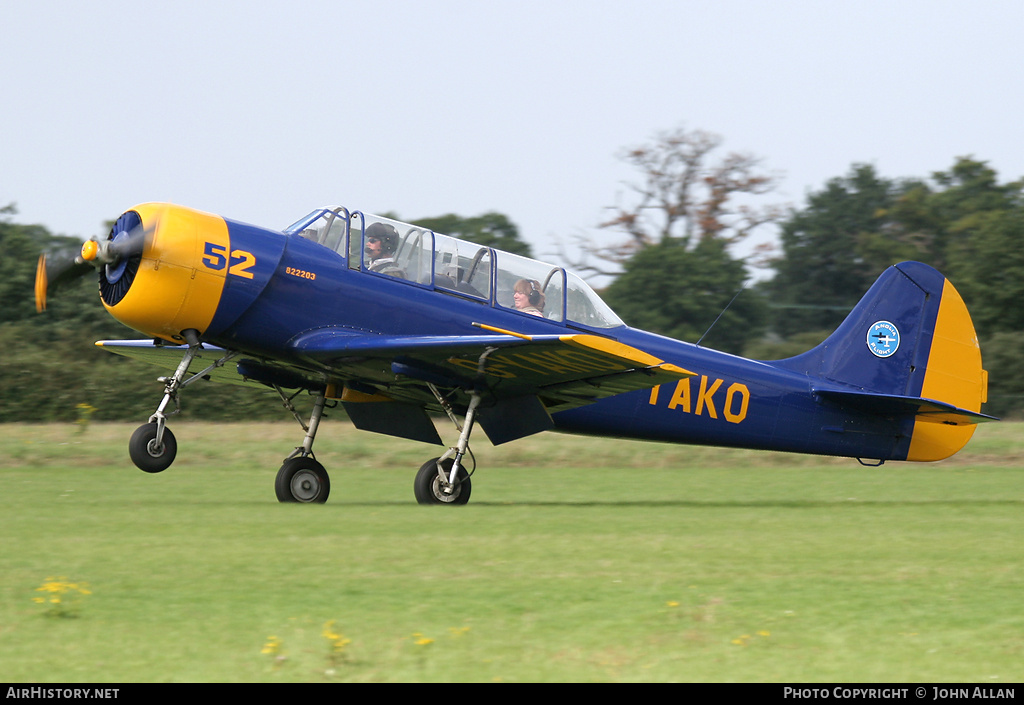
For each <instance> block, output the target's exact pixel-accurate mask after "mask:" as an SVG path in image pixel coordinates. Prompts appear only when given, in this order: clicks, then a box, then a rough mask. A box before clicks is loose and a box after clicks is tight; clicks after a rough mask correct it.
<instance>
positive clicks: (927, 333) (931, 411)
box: [772, 262, 992, 460]
mask: <svg viewBox="0 0 1024 705" xmlns="http://www.w3.org/2000/svg"><path fill="white" fill-rule="evenodd" d="M772 364H774V365H777V366H779V367H782V368H785V369H789V370H794V371H799V372H802V373H805V374H807V375H810V376H811V377H814V378H817V379H820V380H821V382H820V384H815V385H814V391H815V392H816V393H817V394H818V395H819V396H821V397H823V398H825V399H829V400H831V401H834V402H837V403H841V404H844V405H847V406H850V407H853V408H856V409H859V410H862V411H870V412H874V413H878V414H881V415H885V416H893V417H901V416H904V417H908V418H909V417H913V426H912V427H913V431H912V433H911V436H910V442H909V445H908V450H907V458H906V459H907V460H940V459H942V458H947V457H949V456H950V455H953V454H954V453H956V452H957V451H958V450H960V449H961V448H963V446H964V445H966V443H967V441H969V440H970V438H971V436H972V435H973V434H974V429H975V425H976V424H977V423H978V422H979V421H987V420H991V419H992V417H991V416H986V415H984V414H981V413H979V411H980V409H981V405H982V403H983V402H984V401H985V400H986V395H987V387H988V374H987V373H986V372H985V370H984V369H982V366H981V349H980V347H979V345H978V336H977V334H976V333H975V330H974V324H973V323H972V322H971V316H970V314H969V313H968V312H967V306H966V305H964V301H963V299H962V298H961V297H960V294H959V293H958V292H957V290H956V289H955V288H954V287H953V285H952V284H951V283H950V282H949V280H947V279H946V278H945V277H944V276H943V275H942V274H940V273H939V272H938V271H936V270H935V269H933V268H932V267H929V266H928V265H925V264H921V263H920V262H903V263H901V264H897V265H894V266H892V267H890V268H889V269H887V270H886V271H885V272H883V273H882V276H880V277H879V278H878V280H877V281H876V282H875V284H874V285H873V286H872V287H871V289H869V290H868V292H867V294H865V295H864V298H862V299H861V300H860V303H858V304H857V306H856V307H854V309H853V311H851V312H850V315H849V316H847V318H846V320H845V321H843V323H842V324H841V325H840V326H839V328H837V329H836V331H835V332H834V333H833V334H832V335H830V336H829V337H828V338H827V339H826V340H825V342H823V343H821V345H819V346H817V347H816V348H814V349H813V350H811V351H809V352H807V353H804V354H803V355H798V356H797V357H793V358H789V359H788V360H780V361H778V362H774V363H772Z"/></svg>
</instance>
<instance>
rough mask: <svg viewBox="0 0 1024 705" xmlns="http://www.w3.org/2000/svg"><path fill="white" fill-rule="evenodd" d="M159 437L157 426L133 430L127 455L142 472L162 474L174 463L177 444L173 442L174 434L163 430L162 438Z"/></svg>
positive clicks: (167, 429) (152, 424) (145, 425)
mask: <svg viewBox="0 0 1024 705" xmlns="http://www.w3.org/2000/svg"><path fill="white" fill-rule="evenodd" d="M159 436H160V429H159V427H158V426H157V424H156V423H155V422H154V423H147V424H143V425H142V426H139V427H138V428H137V429H135V433H133V434H132V437H131V439H130V440H129V441H128V455H129V456H130V457H131V459H132V462H133V463H135V466H136V467H137V468H139V469H140V470H142V471H143V472H149V473H157V472H163V471H164V470H166V469H167V468H169V467H170V466H171V463H173V462H174V456H175V455H177V453H178V442H177V441H176V440H174V434H173V433H171V429H169V428H164V429H163V438H160V437H159Z"/></svg>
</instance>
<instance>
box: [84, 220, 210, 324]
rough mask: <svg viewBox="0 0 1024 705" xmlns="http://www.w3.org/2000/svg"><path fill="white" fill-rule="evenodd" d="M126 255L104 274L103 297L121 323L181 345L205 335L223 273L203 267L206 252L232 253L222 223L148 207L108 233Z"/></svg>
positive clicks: (109, 310) (105, 270)
mask: <svg viewBox="0 0 1024 705" xmlns="http://www.w3.org/2000/svg"><path fill="white" fill-rule="evenodd" d="M109 239H110V241H111V244H112V246H116V247H117V249H118V250H121V251H124V252H125V253H126V256H124V257H121V258H120V259H118V260H117V261H116V262H113V263H111V264H108V265H107V266H105V267H104V268H103V270H102V271H101V276H100V295H101V297H102V299H103V304H104V306H105V307H106V308H107V311H108V312H109V313H110V315H112V316H113V317H114V318H116V319H117V320H119V321H121V322H122V323H124V324H125V325H127V326H129V327H131V328H134V329H135V330H137V331H140V332H142V333H144V334H146V335H148V336H151V337H154V338H163V339H165V340H171V341H175V342H180V341H181V340H182V339H183V338H182V334H181V332H182V331H183V330H187V329H190V328H192V329H195V330H197V331H199V332H200V334H202V332H203V331H205V330H206V328H207V327H208V326H209V324H210V321H211V320H212V319H213V316H214V314H215V313H216V311H217V305H218V303H219V301H220V296H221V292H222V291H223V289H224V273H223V272H218V271H214V270H212V269H211V268H209V267H204V266H202V258H203V252H204V248H206V249H210V248H215V249H216V248H219V250H218V251H230V243H229V235H228V228H227V224H226V223H225V222H224V219H223V218H220V217H219V216H215V215H210V214H208V213H201V212H199V211H194V210H191V209H188V208H182V207H181V206H174V205H171V204H163V203H157V204H153V203H149V204H144V205H140V206H136V207H135V208H133V209H131V210H130V211H128V212H126V213H124V214H123V215H122V216H121V217H120V218H118V220H117V222H116V223H115V225H114V228H113V230H112V231H111V234H110V238H109Z"/></svg>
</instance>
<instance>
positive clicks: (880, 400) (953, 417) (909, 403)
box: [813, 389, 999, 426]
mask: <svg viewBox="0 0 1024 705" xmlns="http://www.w3.org/2000/svg"><path fill="white" fill-rule="evenodd" d="M813 391H814V393H815V394H817V395H818V396H819V397H821V398H823V399H828V400H830V401H833V402H836V403H838V404H843V405H844V406H849V407H852V408H855V409H858V410H860V411H866V412H868V413H872V414H878V415H879V416H914V417H916V418H917V419H918V420H920V421H928V422H932V423H942V424H947V425H952V426H963V425H966V424H976V423H982V422H985V421H998V420H999V419H997V418H996V417H994V416H988V415H987V414H981V413H978V412H976V411H970V410H968V409H961V408H959V407H957V406H955V405H953V404H947V403H946V402H942V401H937V400H935V399H924V398H922V397H907V396H901V395H897V394H879V393H874V392H861V391H853V390H845V389H843V390H839V389H815V390H813Z"/></svg>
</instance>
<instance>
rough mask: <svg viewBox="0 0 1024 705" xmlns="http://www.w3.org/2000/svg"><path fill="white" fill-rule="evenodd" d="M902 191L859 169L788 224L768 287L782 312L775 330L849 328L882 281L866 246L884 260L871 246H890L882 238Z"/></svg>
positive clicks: (868, 169)
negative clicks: (849, 317)
mask: <svg viewBox="0 0 1024 705" xmlns="http://www.w3.org/2000/svg"><path fill="white" fill-rule="evenodd" d="M896 188H897V187H896V184H894V182H892V181H890V180H888V179H883V178H881V177H880V176H879V175H878V174H877V173H876V172H875V169H874V167H873V166H870V165H866V164H859V165H854V166H853V167H852V168H851V170H850V172H849V173H848V174H847V175H846V176H843V177H838V178H834V179H830V180H829V181H828V182H827V183H826V185H825V188H824V189H822V190H821V191H818V192H816V193H812V194H810V195H809V196H808V198H807V205H806V207H805V208H803V209H802V210H799V211H797V210H793V211H792V212H791V213H790V215H789V217H788V218H787V219H786V220H784V221H783V222H782V224H781V225H782V227H781V230H780V234H779V238H780V241H781V246H782V249H781V253H782V254H781V257H780V258H778V259H776V260H775V263H774V268H775V277H774V279H772V280H771V282H769V283H768V284H767V285H766V286H765V288H766V290H767V292H768V294H769V295H770V297H771V299H772V301H773V302H774V303H775V306H776V307H777V309H776V311H777V314H776V316H775V319H776V328H783V327H784V328H786V329H789V330H809V329H810V330H816V329H830V330H831V329H834V328H835V327H836V326H837V325H838V324H839V323H840V322H841V321H842V320H843V318H844V317H845V315H846V313H847V312H849V310H850V308H852V307H853V305H854V304H856V303H857V300H858V299H859V298H860V297H861V296H862V295H863V294H864V292H865V291H866V290H867V288H868V287H869V286H870V285H871V282H872V281H874V278H875V277H876V276H877V275H878V274H879V271H878V270H877V268H876V266H875V265H874V264H873V263H869V262H868V261H867V258H866V257H865V256H864V252H863V250H862V246H863V244H864V243H867V244H868V247H867V248H866V249H867V251H868V252H871V253H872V254H873V255H874V257H875V258H878V257H880V256H881V255H880V254H879V253H878V249H879V246H878V243H877V242H875V240H874V239H873V238H874V236H875V235H876V234H877V235H878V236H879V237H882V238H883V241H884V242H885V243H888V240H886V239H884V237H885V236H884V235H882V234H883V233H885V232H886V230H887V224H888V219H887V216H886V213H887V211H888V210H889V209H890V208H891V207H892V206H893V204H894V202H895V199H896ZM889 264H892V263H891V262H890V263H889ZM783 321H784V322H785V326H782V325H781V322H783Z"/></svg>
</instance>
